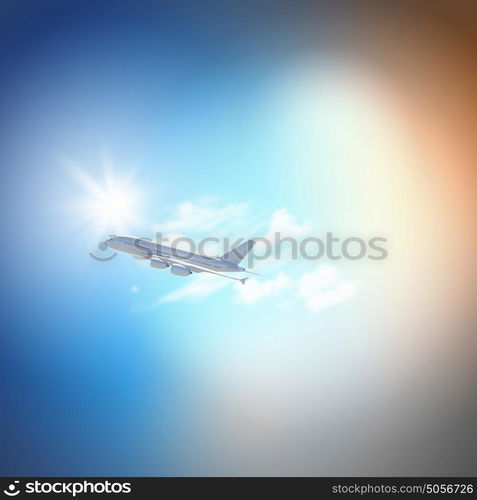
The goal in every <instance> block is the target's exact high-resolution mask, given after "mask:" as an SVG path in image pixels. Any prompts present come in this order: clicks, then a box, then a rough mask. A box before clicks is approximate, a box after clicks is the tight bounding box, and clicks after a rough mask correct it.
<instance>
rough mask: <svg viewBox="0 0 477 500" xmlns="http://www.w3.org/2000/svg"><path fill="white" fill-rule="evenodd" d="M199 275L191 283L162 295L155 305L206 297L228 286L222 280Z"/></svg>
mask: <svg viewBox="0 0 477 500" xmlns="http://www.w3.org/2000/svg"><path fill="white" fill-rule="evenodd" d="M201 274H202V275H201V276H197V277H194V278H190V279H191V280H192V281H190V282H189V283H187V285H185V286H182V287H180V288H178V289H177V290H174V291H173V292H171V293H168V294H166V295H163V296H162V297H160V298H159V299H158V301H157V302H156V304H157V305H160V304H165V303H167V302H177V301H179V300H183V299H190V298H199V297H200V298H202V297H207V296H208V295H211V294H213V293H214V292H217V291H218V290H220V289H222V288H224V287H226V286H228V285H229V283H228V282H227V281H225V280H224V279H220V278H219V279H217V278H218V277H217V276H211V275H205V274H203V273H201Z"/></svg>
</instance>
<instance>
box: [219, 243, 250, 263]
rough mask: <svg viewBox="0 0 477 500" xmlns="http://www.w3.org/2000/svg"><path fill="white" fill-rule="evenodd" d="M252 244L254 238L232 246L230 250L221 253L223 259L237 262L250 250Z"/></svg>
mask: <svg viewBox="0 0 477 500" xmlns="http://www.w3.org/2000/svg"><path fill="white" fill-rule="evenodd" d="M253 245H255V240H248V241H245V242H244V243H241V244H240V245H238V246H236V247H235V248H232V250H230V252H227V253H225V254H224V255H222V257H221V258H222V259H223V260H227V261H229V262H233V263H234V264H238V263H239V262H240V261H241V260H242V259H243V258H244V257H245V256H246V255H247V254H248V252H250V250H252V247H253Z"/></svg>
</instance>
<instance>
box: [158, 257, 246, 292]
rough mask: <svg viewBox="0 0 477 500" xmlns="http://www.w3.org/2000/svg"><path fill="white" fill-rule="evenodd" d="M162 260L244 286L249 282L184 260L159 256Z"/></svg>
mask: <svg viewBox="0 0 477 500" xmlns="http://www.w3.org/2000/svg"><path fill="white" fill-rule="evenodd" d="M157 257H158V258H160V259H163V260H165V261H170V262H173V263H174V264H181V265H182V266H187V267H189V268H196V269H200V270H201V271H204V272H206V273H212V274H216V275H217V276H223V277H224V278H228V279H229V280H235V281H240V283H242V285H245V281H247V280H248V278H233V277H232V276H228V275H227V274H223V273H219V272H218V271H213V270H212V269H209V268H208V267H204V266H201V265H199V264H188V263H187V262H184V260H182V259H177V258H175V257H169V256H167V257H163V256H162V255H158V256H157Z"/></svg>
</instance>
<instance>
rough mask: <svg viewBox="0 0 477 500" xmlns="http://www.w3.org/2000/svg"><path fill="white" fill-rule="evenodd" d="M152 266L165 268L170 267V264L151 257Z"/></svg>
mask: <svg viewBox="0 0 477 500" xmlns="http://www.w3.org/2000/svg"><path fill="white" fill-rule="evenodd" d="M151 267H154V268H155V269H165V268H166V267H169V264H168V263H167V262H165V261H164V260H162V259H155V258H151Z"/></svg>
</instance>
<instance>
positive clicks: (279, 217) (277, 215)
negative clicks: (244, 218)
mask: <svg viewBox="0 0 477 500" xmlns="http://www.w3.org/2000/svg"><path fill="white" fill-rule="evenodd" d="M310 231H311V226H310V224H309V223H305V224H303V225H301V224H299V223H298V221H297V219H296V217H295V216H293V215H292V214H290V212H289V211H288V209H286V208H281V209H280V210H276V211H275V212H273V214H272V220H271V222H270V228H269V230H268V235H267V238H270V239H271V240H273V238H274V237H275V233H280V236H281V238H287V237H292V238H302V237H303V236H306V235H307V234H309V233H310Z"/></svg>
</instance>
